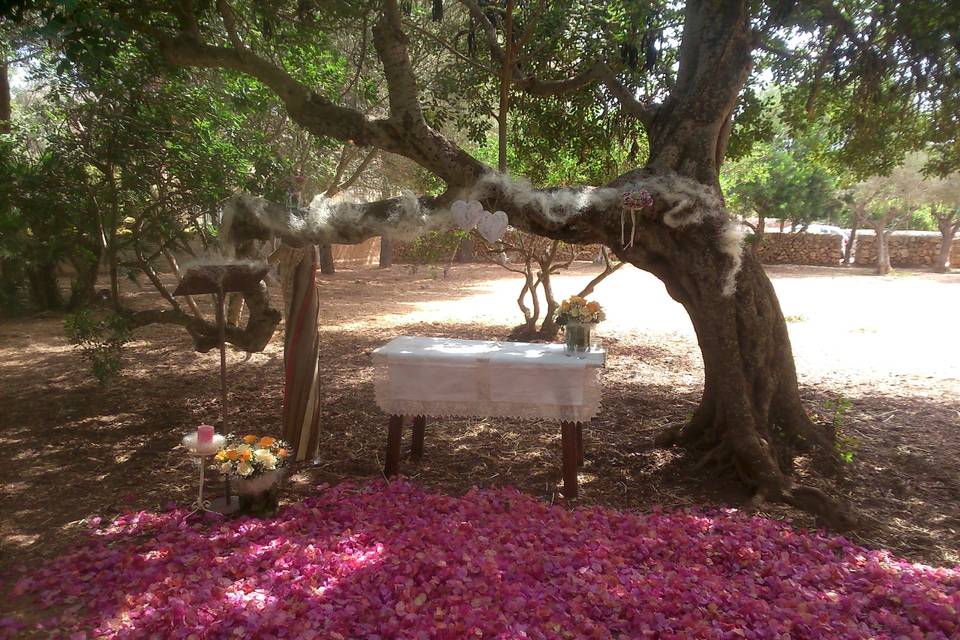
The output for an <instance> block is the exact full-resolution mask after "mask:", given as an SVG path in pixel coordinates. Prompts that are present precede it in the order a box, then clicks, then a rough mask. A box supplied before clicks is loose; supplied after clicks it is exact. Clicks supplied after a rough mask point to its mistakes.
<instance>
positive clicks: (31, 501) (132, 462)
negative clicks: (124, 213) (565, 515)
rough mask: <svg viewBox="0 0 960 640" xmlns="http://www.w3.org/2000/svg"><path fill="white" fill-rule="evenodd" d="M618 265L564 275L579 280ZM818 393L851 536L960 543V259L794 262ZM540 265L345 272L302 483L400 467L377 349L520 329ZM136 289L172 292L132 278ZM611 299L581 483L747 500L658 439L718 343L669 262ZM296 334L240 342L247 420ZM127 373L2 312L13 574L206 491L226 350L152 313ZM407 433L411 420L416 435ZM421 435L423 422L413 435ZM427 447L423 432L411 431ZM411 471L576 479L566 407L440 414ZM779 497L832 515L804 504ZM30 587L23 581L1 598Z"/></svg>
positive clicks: (815, 402)
mask: <svg viewBox="0 0 960 640" xmlns="http://www.w3.org/2000/svg"><path fill="white" fill-rule="evenodd" d="M596 269H597V267H595V266H593V265H588V264H579V265H576V266H575V268H574V269H573V270H572V271H571V272H570V274H569V275H564V276H562V277H559V278H557V280H556V283H555V288H556V293H557V295H558V297H565V296H567V295H569V294H571V293H575V292H576V291H578V290H579V289H580V287H581V286H582V285H583V284H585V283H586V281H587V280H588V279H589V278H590V277H591V276H592V274H594V273H595V272H596ZM770 274H771V277H772V278H773V281H774V284H775V286H776V289H777V292H778V294H779V296H780V300H781V304H782V306H783V310H784V313H785V315H786V316H787V318H788V323H789V327H790V333H791V337H792V340H793V347H794V352H795V354H796V359H797V368H798V372H799V376H800V381H801V387H802V394H803V396H804V399H805V401H806V402H807V404H808V406H809V408H810V409H811V411H814V412H816V413H818V414H820V415H822V416H824V418H825V419H828V420H832V419H833V417H834V413H833V411H832V410H831V409H830V403H833V402H836V401H837V400H838V399H840V398H843V399H847V400H849V402H850V408H849V409H848V410H847V411H846V412H845V413H844V414H843V415H842V416H839V418H838V419H839V420H840V423H841V429H842V432H843V434H844V435H845V436H847V437H848V438H849V439H850V441H851V442H852V443H853V444H852V452H853V460H852V462H850V463H849V464H847V465H845V470H844V474H843V477H841V478H839V479H836V480H835V481H833V483H832V484H830V485H826V484H823V483H824V482H825V480H823V479H817V478H813V479H810V480H811V481H812V482H815V483H818V484H821V485H822V486H827V487H829V488H830V491H832V492H833V493H834V495H839V496H842V497H843V498H845V499H847V500H849V502H850V503H851V504H852V505H853V506H854V507H855V508H856V510H857V511H858V513H859V514H860V516H861V521H860V524H859V525H858V526H857V528H856V529H855V530H853V531H851V532H849V533H848V534H847V535H848V536H849V537H850V538H852V539H854V540H856V541H858V542H860V543H862V544H864V545H866V546H869V547H883V548H889V549H891V550H892V551H893V552H895V553H896V554H898V555H901V556H906V557H908V558H912V559H915V560H918V561H922V562H926V563H930V564H936V565H943V564H947V565H952V564H957V563H960V456H958V454H960V401H958V397H960V396H958V391H960V341H958V340H957V335H956V327H957V320H958V318H960V295H958V294H960V274H957V275H944V276H936V275H932V274H925V273H917V272H908V273H904V272H896V273H895V274H894V275H893V276H891V277H885V278H877V277H874V276H872V275H869V274H868V273H867V272H866V271H863V270H857V269H848V270H841V269H828V268H813V267H772V268H770ZM519 285H520V283H519V282H518V281H517V279H516V276H515V275H514V274H509V273H507V272H506V271H504V270H502V269H499V268H498V267H496V266H487V265H465V266H457V267H455V268H454V269H453V271H452V272H451V274H450V276H449V278H447V279H443V278H442V277H441V273H440V272H439V271H437V270H430V269H425V268H420V269H419V270H418V271H417V272H416V273H413V272H411V269H410V268H409V267H406V266H396V267H393V268H391V269H389V270H384V271H381V270H376V269H371V270H362V271H342V272H340V273H338V274H337V275H335V276H329V277H324V278H323V280H322V283H321V286H320V293H321V297H322V300H323V307H322V310H321V314H322V319H321V321H322V324H323V344H324V353H323V359H324V362H325V363H326V368H325V373H324V377H323V379H324V385H323V397H324V407H323V412H324V413H323V418H322V423H323V428H324V437H323V442H322V444H321V455H320V458H319V459H318V461H317V462H316V463H315V464H313V465H304V466H303V467H302V468H300V469H299V470H298V471H297V473H295V474H294V475H293V476H292V477H291V479H290V481H289V484H288V487H287V492H286V499H288V500H295V499H297V497H298V496H300V495H304V494H307V493H309V492H310V491H312V490H313V489H312V487H313V486H314V485H315V484H316V483H317V482H337V481H339V480H341V479H343V478H348V477H349V478H365V477H371V476H376V475H378V474H379V473H380V468H381V466H382V462H383V448H384V443H385V439H386V437H385V435H386V433H385V432H386V429H385V422H386V420H385V417H384V416H383V415H382V413H381V412H380V411H379V409H378V408H377V406H376V405H375V403H374V401H373V386H372V370H371V360H370V352H371V350H372V349H374V348H375V347H376V346H378V345H379V344H381V343H383V342H385V341H387V340H389V339H390V338H392V337H394V336H396V335H401V334H416V335H440V336H453V337H462V338H496V337H503V336H505V335H506V334H507V333H508V332H509V330H510V328H511V326H512V325H514V324H516V323H517V321H518V318H519V315H518V314H519V312H518V310H517V308H516V305H515V303H514V300H515V298H516V295H517V293H518V289H519ZM125 286H126V287H127V289H128V291H127V292H126V295H127V296H128V299H129V300H131V301H132V303H133V304H135V305H154V304H159V302H158V300H159V298H157V296H155V295H154V294H152V293H151V292H150V291H148V290H142V291H141V290H138V289H137V288H136V286H135V285H132V284H130V283H127V285H125ZM594 297H595V298H596V299H597V300H599V301H600V302H601V303H603V304H604V305H605V306H606V308H607V316H608V318H609V321H608V322H606V323H605V324H604V325H602V326H601V334H602V338H603V341H604V343H605V345H606V346H607V348H608V350H609V358H608V368H607V370H606V371H605V373H604V376H603V379H604V406H603V410H602V412H601V414H600V415H599V417H597V418H596V419H595V420H594V421H593V422H592V423H590V424H589V425H588V426H587V428H586V429H585V439H586V464H585V467H584V469H583V472H582V475H581V477H580V482H581V497H580V498H579V500H578V501H577V502H578V504H603V505H608V506H613V507H618V508H625V509H638V510H645V509H649V508H651V507H652V506H654V505H664V506H667V507H670V506H678V505H686V504H693V503H720V504H733V505H737V504H740V503H742V502H743V501H744V500H745V499H746V498H747V497H748V496H747V495H746V494H745V493H744V492H743V490H742V489H741V488H740V487H739V486H738V485H736V484H735V483H730V482H726V481H722V480H718V479H717V478H716V477H714V476H713V475H712V474H711V473H710V472H709V471H707V472H698V471H695V470H694V467H693V464H692V463H691V462H688V461H687V460H685V458H684V457H683V455H682V451H679V450H667V451H665V450H659V449H656V448H654V447H653V438H654V436H655V435H656V434H657V433H658V432H659V431H660V430H661V429H663V428H664V427H666V426H668V425H671V424H675V423H678V422H681V421H683V420H684V419H686V418H687V416H688V415H689V413H690V412H691V411H692V410H693V408H694V407H695V406H696V402H697V399H698V397H699V393H700V385H701V376H702V363H701V360H700V354H699V350H698V348H697V344H696V339H695V337H694V335H693V331H692V327H691V326H690V322H689V320H688V319H687V317H686V315H685V314H684V312H683V309H682V308H681V307H680V306H679V305H677V304H676V303H674V302H673V301H671V300H670V299H669V298H668V296H667V294H666V293H665V291H664V289H663V286H662V285H661V284H660V283H659V282H658V281H657V280H655V279H654V278H653V277H652V276H649V275H648V274H645V273H643V272H640V271H637V270H635V269H633V268H632V267H627V268H624V269H622V270H621V271H619V272H617V273H616V274H614V276H612V277H611V278H610V279H608V280H607V281H606V282H604V283H603V284H602V285H600V287H599V288H598V289H597V292H596V294H595V295H594ZM281 336H282V334H281V333H280V332H278V334H277V335H276V336H275V337H274V340H273V341H272V342H271V344H270V345H269V347H268V348H267V349H266V350H265V351H264V352H263V353H258V354H253V355H245V354H242V353H238V352H231V353H229V354H228V358H229V377H230V405H231V418H230V419H231V421H232V422H233V424H234V425H236V426H235V428H236V429H238V430H240V431H242V432H257V433H278V432H279V430H280V410H281V405H282V385H283V375H282V360H283V357H282V339H281ZM125 363H126V364H125V368H124V370H123V372H122V375H121V376H120V377H119V379H117V380H116V381H115V382H113V383H110V384H108V385H107V386H99V385H98V384H97V383H96V381H95V380H94V379H93V378H92V376H91V375H90V373H89V371H88V369H87V368H86V367H85V365H84V364H83V362H82V361H81V360H80V358H79V357H78V356H77V354H76V353H75V352H74V351H73V350H72V348H71V347H70V346H69V345H68V344H67V343H66V341H65V339H64V338H63V331H62V317H60V316H56V315H43V316H34V317H29V318H20V319H15V320H4V321H0V448H2V451H3V452H4V454H5V458H6V460H5V463H4V464H2V465H0V492H2V493H0V513H2V521H0V543H2V549H0V576H3V577H2V578H0V590H3V591H6V589H4V587H5V586H6V584H5V583H7V581H8V580H9V581H12V579H14V578H15V577H16V575H17V574H16V571H15V570H14V568H15V567H17V566H20V565H30V564H32V563H34V562H36V561H38V560H41V559H43V558H50V557H53V556H55V555H56V554H58V553H61V552H63V551H64V550H65V549H66V548H67V547H68V546H69V545H70V543H71V541H72V540H74V539H76V537H77V536H78V535H80V534H81V533H82V531H83V529H84V527H83V520H84V518H86V517H88V516H90V515H93V514H99V515H102V516H113V515H116V514H118V513H120V512H122V511H124V510H141V509H146V510H155V509H163V508H165V507H166V506H167V505H170V504H171V503H179V504H186V503H189V502H190V501H191V499H192V497H193V492H194V490H195V485H194V467H192V466H191V464H190V462H189V461H188V460H187V459H186V458H185V456H184V455H183V452H182V450H180V449H179V448H178V446H177V444H178V442H179V439H180V436H181V435H182V434H183V433H185V432H187V431H189V430H191V429H193V428H194V427H195V426H196V425H197V424H198V423H200V422H209V423H216V421H217V420H218V412H219V409H218V404H217V377H216V375H217V364H218V356H217V354H216V352H211V353H208V354H197V353H194V352H193V351H192V350H191V343H190V341H189V339H188V337H187V335H186V333H185V332H183V331H182V330H181V329H179V328H178V327H167V326H163V327H161V326H155V327H148V328H145V329H142V330H140V331H138V332H137V333H136V335H135V341H134V342H132V343H130V344H129V345H128V347H127V349H126V355H125ZM405 435H406V434H405ZM407 437H409V436H408V435H407ZM405 446H406V447H407V448H409V441H407V442H405ZM401 470H402V473H404V474H406V475H408V476H410V477H412V478H415V479H416V480H417V481H418V482H421V483H423V484H425V485H427V486H429V487H433V488H437V489H440V490H442V491H446V492H449V493H454V494H457V493H461V492H463V491H465V490H466V489H467V488H469V487H470V486H472V485H481V486H483V485H491V484H497V485H502V484H508V485H513V486H516V487H517V488H519V489H521V490H523V491H526V492H529V493H531V494H533V495H536V496H540V497H542V498H543V499H545V500H554V499H556V498H557V489H558V482H559V475H560V430H559V428H558V426H557V425H555V424H551V423H546V422H543V423H539V422H519V421H516V422H515V421H508V420H496V421H494V420H481V419H470V420H466V419H459V420H452V419H451V420H444V421H443V422H442V423H436V424H432V425H428V428H427V441H426V455H425V458H424V460H423V462H422V463H420V464H417V465H414V464H413V463H411V462H410V461H409V460H406V459H405V460H404V461H403V462H402V465H401ZM764 513H767V514H769V515H773V516H775V517H791V518H793V519H794V521H795V522H796V523H797V524H798V525H799V526H813V525H815V523H814V522H813V521H812V520H811V519H810V518H809V517H808V516H806V515H804V514H801V513H798V512H794V511H792V510H790V509H788V508H785V507H784V508H779V507H768V510H766V511H765V512H764ZM11 606H12V607H16V606H17V605H16V604H15V603H14V601H10V602H9V603H7V604H6V605H0V609H3V608H9V607H11Z"/></svg>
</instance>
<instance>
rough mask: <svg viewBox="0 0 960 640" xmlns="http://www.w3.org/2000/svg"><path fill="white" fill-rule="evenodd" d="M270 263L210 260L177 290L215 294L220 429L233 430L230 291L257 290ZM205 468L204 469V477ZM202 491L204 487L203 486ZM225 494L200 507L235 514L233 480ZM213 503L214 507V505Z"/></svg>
mask: <svg viewBox="0 0 960 640" xmlns="http://www.w3.org/2000/svg"><path fill="white" fill-rule="evenodd" d="M269 271H270V266H269V265H268V264H267V263H266V262H254V263H251V262H235V261H234V260H232V259H226V258H224V259H219V260H209V261H207V262H206V263H204V264H199V265H195V266H192V267H190V268H189V269H188V270H187V272H186V273H184V274H183V275H182V276H181V277H180V283H179V284H178V285H177V288H176V290H174V292H173V295H175V296H190V295H202V294H211V295H213V296H214V298H215V302H216V308H217V332H218V334H219V335H218V337H219V340H218V342H219V343H220V420H221V427H220V432H221V433H222V434H223V435H226V434H228V433H230V424H229V421H228V419H227V346H226V345H227V319H226V315H227V314H226V303H227V300H226V294H228V293H247V292H252V291H256V290H257V288H258V287H259V286H260V282H261V281H262V280H263V278H264V276H266V275H267V272H269ZM202 474H203V470H202V469H201V478H202V477H203V476H202ZM201 491H202V489H201ZM224 491H225V495H224V496H223V497H220V498H216V499H214V500H213V501H207V502H204V501H203V500H202V499H198V500H199V501H198V503H197V506H198V510H216V512H217V513H221V514H226V513H232V512H234V511H236V510H237V509H238V508H239V504H240V499H239V497H238V496H235V495H232V493H231V491H230V479H229V478H226V482H225V484H224ZM211 505H212V507H211Z"/></svg>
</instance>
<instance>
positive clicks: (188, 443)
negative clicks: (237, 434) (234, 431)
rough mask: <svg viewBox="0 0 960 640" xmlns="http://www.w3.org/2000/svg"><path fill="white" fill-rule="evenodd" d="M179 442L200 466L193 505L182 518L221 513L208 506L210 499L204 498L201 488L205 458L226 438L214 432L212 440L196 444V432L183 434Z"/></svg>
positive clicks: (205, 463)
mask: <svg viewBox="0 0 960 640" xmlns="http://www.w3.org/2000/svg"><path fill="white" fill-rule="evenodd" d="M181 442H182V443H183V446H184V448H185V449H186V450H187V455H189V456H190V457H191V458H193V459H195V460H196V461H197V466H199V467H200V483H199V485H198V488H197V499H196V500H195V501H194V503H193V505H191V506H193V511H191V512H190V513H188V514H187V515H186V516H184V519H187V518H189V517H190V516H192V515H195V514H202V513H216V514H217V515H222V514H220V513H219V512H217V511H214V510H213V509H211V508H210V500H208V499H206V498H204V496H203V488H204V481H205V475H206V469H207V459H208V458H210V457H211V456H212V455H214V454H215V453H216V452H217V450H219V449H220V447H222V446H223V443H224V442H226V438H224V437H223V436H222V435H220V434H214V436H213V441H212V442H210V443H209V444H206V443H205V444H203V445H198V443H197V434H196V433H188V434H187V435H185V436H183V440H182V441H181Z"/></svg>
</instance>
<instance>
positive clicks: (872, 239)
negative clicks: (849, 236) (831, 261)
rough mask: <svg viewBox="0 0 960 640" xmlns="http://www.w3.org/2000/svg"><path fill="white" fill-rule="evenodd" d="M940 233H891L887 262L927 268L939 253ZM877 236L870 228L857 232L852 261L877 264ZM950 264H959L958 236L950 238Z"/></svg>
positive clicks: (865, 264) (896, 265) (959, 247)
mask: <svg viewBox="0 0 960 640" xmlns="http://www.w3.org/2000/svg"><path fill="white" fill-rule="evenodd" d="M940 238H941V236H940V234H939V233H937V232H926V233H924V232H908V233H902V232H896V231H895V232H893V234H891V235H890V265H891V266H893V267H920V268H923V267H930V266H933V263H934V261H935V260H936V259H937V258H938V257H939V256H940ZM876 242H877V238H876V236H875V235H874V233H873V232H872V231H867V232H857V240H856V243H855V244H854V247H853V249H854V264H855V265H857V266H858V267H872V266H874V265H875V264H876V263H877V248H876V247H877V245H876ZM950 264H951V265H954V266H958V265H960V238H954V239H953V246H952V247H951V251H950Z"/></svg>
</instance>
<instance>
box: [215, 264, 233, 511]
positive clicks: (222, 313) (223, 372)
mask: <svg viewBox="0 0 960 640" xmlns="http://www.w3.org/2000/svg"><path fill="white" fill-rule="evenodd" d="M226 305H227V296H226V295H224V292H223V284H222V283H221V285H220V290H219V291H218V292H217V328H218V329H219V331H220V425H221V426H220V430H221V432H222V433H223V434H224V435H227V434H228V433H230V428H229V427H228V425H227V312H226ZM223 500H224V504H225V506H227V507H229V505H230V503H231V502H232V500H231V496H230V478H225V481H224V498H223Z"/></svg>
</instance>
